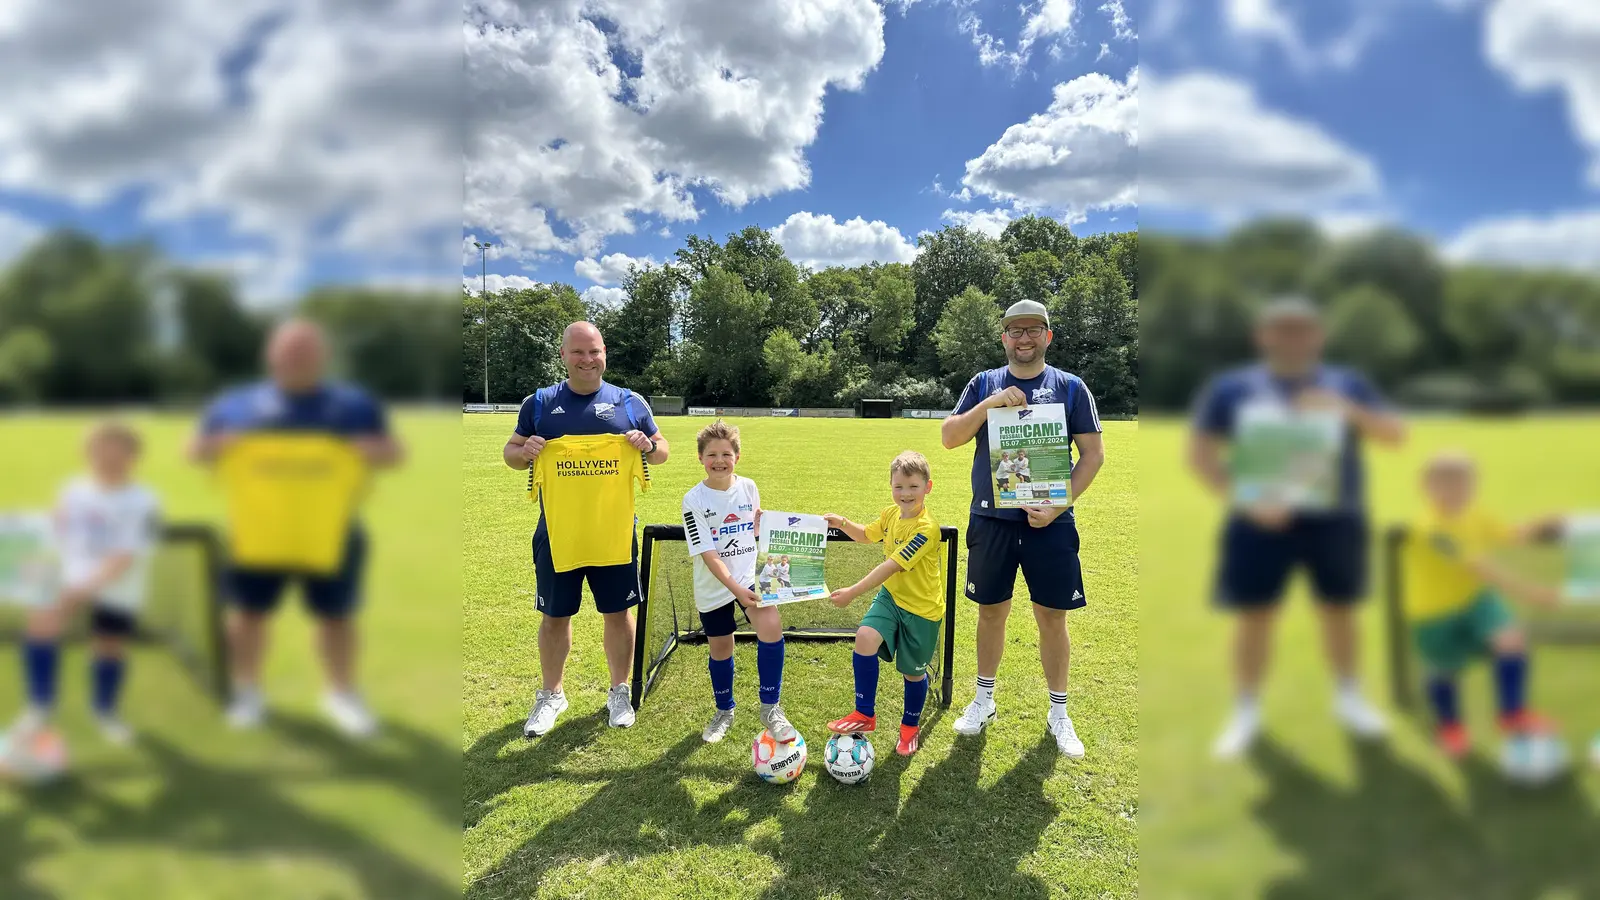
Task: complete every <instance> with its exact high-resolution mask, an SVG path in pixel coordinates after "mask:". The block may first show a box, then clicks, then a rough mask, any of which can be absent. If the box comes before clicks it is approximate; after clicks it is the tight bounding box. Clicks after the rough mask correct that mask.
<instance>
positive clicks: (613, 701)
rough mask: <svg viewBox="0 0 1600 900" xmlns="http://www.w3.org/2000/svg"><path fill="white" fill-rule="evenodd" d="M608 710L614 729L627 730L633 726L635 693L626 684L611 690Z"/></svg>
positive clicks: (607, 703) (607, 699)
mask: <svg viewBox="0 0 1600 900" xmlns="http://www.w3.org/2000/svg"><path fill="white" fill-rule="evenodd" d="M606 709H607V710H610V712H611V727H612V728H627V727H629V726H631V725H632V724H633V692H632V691H630V690H629V689H628V686H627V685H625V684H619V685H617V686H616V687H614V688H612V689H611V694H610V695H609V696H607V697H606Z"/></svg>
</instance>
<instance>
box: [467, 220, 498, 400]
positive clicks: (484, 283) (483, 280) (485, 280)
mask: <svg viewBox="0 0 1600 900" xmlns="http://www.w3.org/2000/svg"><path fill="white" fill-rule="evenodd" d="M472 245H473V246H474V247H477V248H478V266H479V275H478V296H479V297H481V298H483V405H484V406H488V405H489V258H488V257H487V256H486V255H485V253H486V251H488V249H489V248H490V247H493V246H494V245H493V244H490V243H487V242H485V241H473V242H472Z"/></svg>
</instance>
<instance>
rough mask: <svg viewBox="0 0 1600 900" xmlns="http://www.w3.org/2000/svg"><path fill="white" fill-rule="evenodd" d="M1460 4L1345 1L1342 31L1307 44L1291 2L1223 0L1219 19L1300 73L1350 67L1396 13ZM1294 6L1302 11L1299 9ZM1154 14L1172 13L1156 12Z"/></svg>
mask: <svg viewBox="0 0 1600 900" xmlns="http://www.w3.org/2000/svg"><path fill="white" fill-rule="evenodd" d="M1459 2H1460V0H1344V2H1343V3H1340V4H1338V5H1337V6H1336V9H1337V10H1338V11H1340V12H1346V13H1348V14H1349V17H1350V21H1349V23H1348V24H1347V25H1346V26H1345V27H1344V29H1343V30H1342V31H1339V32H1336V33H1334V34H1333V35H1331V36H1329V37H1327V38H1325V39H1322V40H1320V41H1312V40H1308V39H1307V37H1306V33H1305V29H1304V28H1302V27H1301V24H1300V23H1299V22H1297V21H1296V20H1295V18H1294V16H1293V15H1291V14H1290V12H1289V11H1288V9H1292V8H1296V4H1294V3H1292V2H1290V3H1285V2H1284V0H1222V20H1223V23H1224V24H1225V25H1226V26H1227V28H1228V30H1229V31H1230V32H1231V33H1232V34H1233V36H1234V37H1235V38H1237V39H1239V40H1240V41H1243V42H1246V43H1249V44H1253V45H1259V46H1270V47H1275V48H1276V49H1278V50H1279V51H1280V52H1281V53H1283V55H1284V57H1285V58H1286V59H1287V60H1288V61H1289V62H1290V63H1291V64H1292V65H1294V66H1295V67H1296V68H1298V69H1299V70H1301V71H1302V72H1311V71H1315V70H1318V69H1324V68H1334V69H1349V68H1350V67H1352V66H1354V65H1355V64H1356V63H1357V62H1359V61H1360V60H1361V56H1362V54H1364V53H1365V52H1366V50H1367V48H1368V47H1369V46H1371V44H1372V42H1373V41H1374V40H1375V39H1376V38H1377V37H1378V36H1379V35H1380V34H1382V32H1383V30H1384V28H1385V27H1386V26H1387V25H1388V23H1389V22H1390V21H1391V20H1392V19H1393V18H1394V16H1395V14H1396V13H1397V12H1399V11H1400V10H1402V9H1404V8H1406V7H1412V6H1417V5H1435V4H1440V5H1446V6H1449V5H1459ZM1299 8H1304V5H1301V6H1300V7H1299ZM1157 15H1158V16H1173V15H1175V13H1173V12H1169V11H1167V10H1163V9H1160V8H1158V9H1157Z"/></svg>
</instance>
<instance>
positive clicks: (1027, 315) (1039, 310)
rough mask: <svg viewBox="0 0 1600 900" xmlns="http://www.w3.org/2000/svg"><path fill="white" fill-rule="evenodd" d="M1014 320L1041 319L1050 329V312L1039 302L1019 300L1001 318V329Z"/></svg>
mask: <svg viewBox="0 0 1600 900" xmlns="http://www.w3.org/2000/svg"><path fill="white" fill-rule="evenodd" d="M1012 319H1039V320H1040V321H1042V322H1044V325H1045V327H1046V328H1049V327H1050V310H1048V309H1045V308H1044V304H1043V303H1040V302H1039V301H1037V300H1018V301H1017V302H1015V303H1013V304H1011V308H1010V309H1008V310H1006V314H1005V315H1004V316H1002V317H1001V318H1000V327H1001V328H1004V327H1006V326H1007V325H1010V324H1011V320H1012Z"/></svg>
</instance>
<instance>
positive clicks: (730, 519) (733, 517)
mask: <svg viewBox="0 0 1600 900" xmlns="http://www.w3.org/2000/svg"><path fill="white" fill-rule="evenodd" d="M722 521H723V523H724V524H726V523H728V522H737V521H739V514H738V513H728V514H727V515H726V516H724V517H723V519H722Z"/></svg>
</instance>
